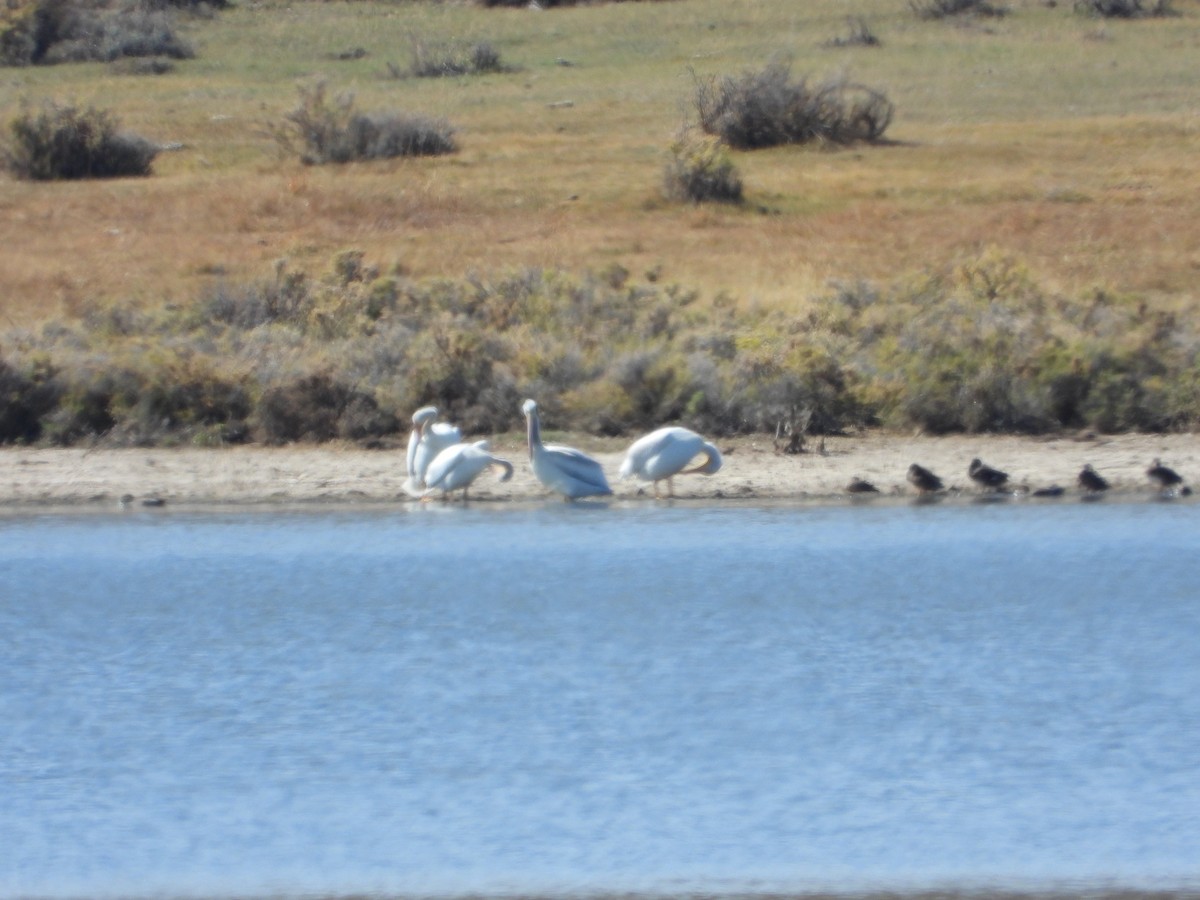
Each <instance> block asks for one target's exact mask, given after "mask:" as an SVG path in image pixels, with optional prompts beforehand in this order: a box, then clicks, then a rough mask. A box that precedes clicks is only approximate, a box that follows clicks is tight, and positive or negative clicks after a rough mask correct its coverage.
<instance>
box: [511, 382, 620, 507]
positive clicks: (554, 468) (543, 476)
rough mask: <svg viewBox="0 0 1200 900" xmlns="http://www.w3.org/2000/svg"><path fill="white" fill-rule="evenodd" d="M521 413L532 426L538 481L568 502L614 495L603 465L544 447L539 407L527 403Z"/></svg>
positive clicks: (571, 452)
mask: <svg viewBox="0 0 1200 900" xmlns="http://www.w3.org/2000/svg"><path fill="white" fill-rule="evenodd" d="M521 412H523V413H525V419H526V420H527V421H528V424H529V431H528V434H529V463H530V465H531V466H532V467H533V474H534V475H536V476H537V480H538V481H540V482H541V483H542V484H543V485H545V486H546V487H548V488H549V489H550V490H552V491H557V492H558V493H560V494H562V495H563V496H564V497H566V498H567V499H568V500H576V499H578V498H580V497H596V496H599V495H602V494H611V493H612V488H610V487H609V486H608V479H607V478H605V477H604V470H603V469H602V468H600V463H598V462H596V460H594V459H592V458H591V457H590V456H588V455H587V454H586V453H582V452H580V451H579V450H576V449H575V448H573V447H562V446H559V445H558V444H543V443H542V426H541V423H540V422H539V421H538V411H537V403H535V402H534V401H532V400H526V401H525V402H524V403H523V404H521Z"/></svg>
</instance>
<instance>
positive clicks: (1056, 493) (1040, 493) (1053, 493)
mask: <svg viewBox="0 0 1200 900" xmlns="http://www.w3.org/2000/svg"><path fill="white" fill-rule="evenodd" d="M1066 492H1067V489H1066V488H1064V487H1062V486H1061V485H1057V484H1052V485H1050V486H1049V487H1044V488H1038V489H1037V490H1036V491H1034V492H1033V496H1035V497H1061V496H1062V495H1063V494H1065V493H1066Z"/></svg>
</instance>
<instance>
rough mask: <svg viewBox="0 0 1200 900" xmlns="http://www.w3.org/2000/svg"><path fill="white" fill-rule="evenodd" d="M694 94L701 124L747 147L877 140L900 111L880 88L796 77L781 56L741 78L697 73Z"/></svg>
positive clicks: (710, 131) (840, 80)
mask: <svg viewBox="0 0 1200 900" xmlns="http://www.w3.org/2000/svg"><path fill="white" fill-rule="evenodd" d="M693 99H694V103H695V106H696V112H697V115H698V117H699V121H700V125H701V127H702V128H703V129H704V130H705V131H706V132H708V133H709V134H713V135H717V136H719V137H720V138H721V139H722V140H723V141H724V142H725V143H726V144H728V145H729V146H731V147H735V148H737V149H743V150H749V149H754V148H757V147H773V146H777V145H779V144H803V143H809V142H812V141H822V142H829V143H834V144H850V143H854V142H856V141H877V140H879V139H880V138H882V137H883V134H884V132H885V131H886V130H887V128H888V126H889V125H890V124H891V121H892V115H893V113H894V106H893V104H892V102H891V101H890V100H888V99H887V97H886V96H885V95H884V94H883V93H881V92H880V91H877V90H874V89H872V88H868V87H865V86H863V85H859V84H853V83H851V82H849V81H846V80H845V79H842V78H836V79H832V80H830V81H826V82H824V83H823V84H820V85H816V86H812V85H809V83H808V82H807V81H806V80H804V79H800V80H799V81H793V80H792V77H791V66H790V64H788V63H787V62H784V61H781V60H776V61H774V62H771V63H769V64H768V65H767V66H766V67H765V68H763V69H761V70H760V71H757V72H747V73H745V74H744V75H742V76H741V77H738V78H733V77H724V78H720V79H717V78H709V79H699V78H697V79H696V84H695V92H694V98H693Z"/></svg>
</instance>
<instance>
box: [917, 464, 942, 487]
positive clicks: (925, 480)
mask: <svg viewBox="0 0 1200 900" xmlns="http://www.w3.org/2000/svg"><path fill="white" fill-rule="evenodd" d="M908 483H909V484H911V485H912V486H913V487H915V488H916V489H917V491H918V493H921V494H932V493H934V492H936V491H940V490H941V489H942V488H943V484H942V479H940V478H938V477H937V476H936V475H934V474H933V473H932V472H930V471H929V470H928V469H926V468H925V467H924V466H918V465H917V464H916V463H913V464H912V465H911V466H909V467H908Z"/></svg>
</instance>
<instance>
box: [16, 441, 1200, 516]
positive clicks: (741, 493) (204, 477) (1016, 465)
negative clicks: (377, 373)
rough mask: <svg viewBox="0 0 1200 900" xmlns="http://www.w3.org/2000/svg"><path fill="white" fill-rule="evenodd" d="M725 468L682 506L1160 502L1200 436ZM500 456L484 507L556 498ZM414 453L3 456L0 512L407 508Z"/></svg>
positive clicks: (519, 458) (813, 451)
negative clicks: (994, 490) (980, 477)
mask: <svg viewBox="0 0 1200 900" xmlns="http://www.w3.org/2000/svg"><path fill="white" fill-rule="evenodd" d="M574 443H575V444H576V445H577V446H580V447H581V448H582V449H586V450H587V451H588V452H589V453H592V454H593V455H594V456H595V457H596V458H597V459H598V460H599V461H600V462H601V463H602V464H603V466H604V468H605V471H606V472H607V473H608V474H609V477H610V480H612V481H613V487H614V491H615V494H616V497H617V498H638V497H643V498H650V497H652V493H651V491H650V490H649V488H648V486H646V485H639V484H638V483H636V482H617V481H616V480H615V479H616V473H617V469H618V467H619V466H620V462H621V459H622V458H623V456H624V449H625V446H626V445H627V442H625V441H620V442H616V441H614V442H608V443H601V442H597V441H588V440H586V439H583V438H580V439H579V440H577V441H575V442H574ZM716 443H717V444H718V446H719V447H720V448H721V450H722V452H723V453H724V455H725V464H724V466H723V468H722V469H721V471H720V472H718V473H717V474H716V475H712V476H707V477H706V476H700V475H690V476H685V477H681V478H678V479H676V481H675V495H676V496H677V497H679V498H682V499H688V498H698V499H733V500H755V499H762V500H796V501H805V500H807V501H829V502H836V501H838V500H839V499H840V500H845V499H848V497H849V495H848V494H847V493H846V491H845V486H846V484H847V483H848V482H849V480H850V479H851V478H853V477H855V476H858V477H861V478H865V479H867V480H869V481H871V482H872V483H873V484H875V485H876V486H877V487H878V488H879V490H880V491H881V493H882V494H883V495H884V496H900V497H903V496H913V495H914V494H915V492H914V490H913V488H912V487H911V486H910V485H909V484H907V482H906V480H905V473H906V471H907V469H908V466H909V464H910V463H912V462H919V463H920V464H922V465H923V466H925V467H927V468H929V469H932V470H933V471H934V472H936V473H937V474H938V475H940V476H941V477H942V479H943V481H944V482H945V484H946V486H947V488H948V495H949V496H950V497H955V496H957V497H963V498H967V497H970V496H973V495H975V494H977V493H978V489H977V488H975V486H974V485H973V484H972V482H971V481H970V479H969V478H968V477H967V465H968V463H969V462H970V460H971V459H972V458H973V457H976V456H978V457H981V458H982V459H983V460H984V461H985V462H986V463H988V464H990V465H992V466H995V467H997V468H1000V469H1003V470H1004V471H1006V472H1008V473H1009V475H1010V478H1011V481H1012V482H1013V483H1014V484H1016V485H1020V486H1026V487H1028V488H1029V489H1031V490H1036V489H1038V488H1043V487H1048V486H1051V485H1060V486H1062V487H1064V488H1066V489H1067V490H1066V496H1067V497H1072V496H1078V495H1079V493H1080V492H1079V490H1078V488H1077V487H1076V486H1075V479H1076V476H1077V474H1078V472H1079V470H1080V469H1081V468H1082V467H1083V465H1084V464H1085V463H1091V464H1092V465H1093V466H1094V467H1095V468H1096V469H1097V471H1099V472H1100V473H1101V474H1102V475H1103V476H1104V477H1105V478H1107V479H1108V480H1109V482H1110V483H1111V485H1112V490H1111V491H1110V494H1111V495H1112V496H1115V497H1116V496H1120V497H1138V496H1144V497H1150V496H1153V494H1154V489H1153V487H1152V486H1151V484H1150V482H1149V481H1148V479H1147V478H1146V474H1145V472H1146V468H1147V467H1148V466H1149V465H1150V463H1151V461H1152V460H1153V459H1154V458H1155V457H1161V458H1162V460H1163V462H1164V463H1166V464H1167V465H1170V466H1172V467H1173V468H1174V469H1175V470H1176V471H1178V472H1179V473H1180V474H1181V475H1183V476H1184V478H1185V479H1187V480H1188V481H1189V483H1190V482H1191V481H1192V480H1193V479H1200V435H1194V434H1184V435H1118V436H1098V437H1090V438H1089V437H1084V438H1080V437H1076V436H1059V437H1054V438H1028V437H996V436H952V437H940V438H931V437H922V436H901V435H895V434H886V433H879V432H870V433H864V434H861V435H855V436H848V437H828V438H825V439H824V441H823V446H821V442H820V439H813V440H812V441H810V442H809V445H808V447H807V449H806V451H805V452H803V453H800V454H795V455H788V454H781V453H777V452H776V451H775V448H774V447H773V442H772V440H771V439H770V438H769V437H767V436H756V437H743V438H736V439H730V440H719V441H717V442H716ZM493 451H494V452H496V453H497V454H499V455H501V456H505V457H506V458H508V459H510V460H511V461H512V462H513V463H514V464H515V466H516V473H515V474H514V476H513V478H512V480H511V481H509V482H506V483H499V482H497V481H496V480H495V478H494V476H493V475H492V474H491V473H485V474H484V475H483V476H481V477H480V479H479V480H478V481H477V482H476V485H475V487H474V488H473V489H472V491H471V497H472V500H480V501H511V500H538V499H542V498H546V499H553V498H551V497H550V495H549V494H547V493H546V492H545V491H544V490H543V489H542V487H541V485H539V484H538V483H537V481H536V480H535V479H534V477H533V474H532V472H531V471H530V469H529V464H528V459H527V456H526V454H525V448H524V445H523V442H522V440H521V438H520V436H518V435H510V436H506V437H502V438H499V439H496V440H494V441H493ZM404 478H405V463H404V447H403V445H399V446H397V447H396V448H394V449H387V450H364V449H360V448H357V447H349V446H329V445H322V446H298V447H282V448H268V447H257V446H246V447H231V448H227V449H190V448H188V449H122V450H106V449H75V448H70V449H58V448H49V449H41V448H38V449H34V448H4V449H0V507H2V508H7V509H10V510H11V509H16V510H19V509H22V508H33V507H45V506H73V507H77V506H84V507H95V508H106V507H111V506H116V505H117V504H118V501H119V500H120V498H121V497H122V496H126V495H128V496H132V498H134V499H133V502H132V504H131V505H137V504H140V503H142V502H143V501H145V500H158V501H162V502H163V503H164V504H165V505H170V506H204V505H218V504H219V505H228V504H236V505H242V504H271V505H279V504H300V503H318V502H326V503H407V502H412V501H411V498H409V497H407V495H405V493H404V491H403V489H402V484H403V482H404Z"/></svg>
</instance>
